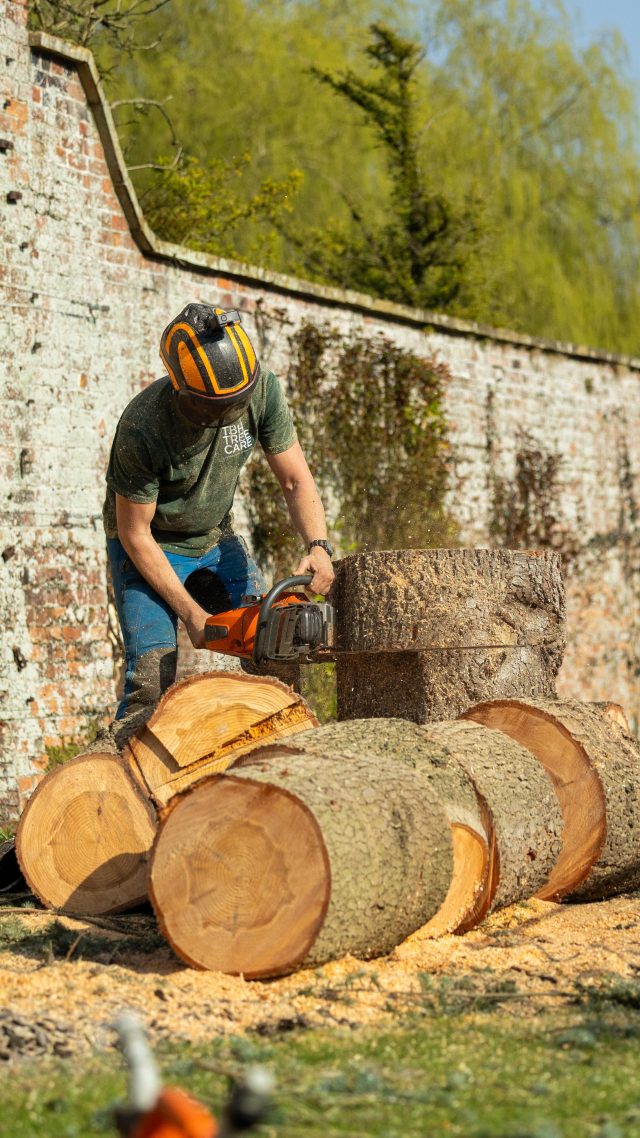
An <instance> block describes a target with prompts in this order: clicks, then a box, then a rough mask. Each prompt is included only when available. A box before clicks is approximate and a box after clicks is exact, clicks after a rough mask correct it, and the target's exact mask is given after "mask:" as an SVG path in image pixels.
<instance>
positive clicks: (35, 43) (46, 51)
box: [29, 31, 640, 371]
mask: <svg viewBox="0 0 640 1138" xmlns="http://www.w3.org/2000/svg"><path fill="white" fill-rule="evenodd" d="M29 44H30V47H31V48H32V49H33V50H34V51H35V52H39V53H40V54H43V55H46V56H52V57H54V58H58V59H61V60H63V61H64V62H66V63H70V64H74V65H75V67H76V70H77V73H78V77H79V79H80V82H81V84H82V87H83V89H84V92H85V95H86V98H87V103H88V105H89V107H90V108H91V111H92V114H93V116H94V119H95V123H96V127H97V129H98V134H99V136H100V140H101V142H102V145H103V148H104V152H105V158H106V161H107V166H108V169H109V173H110V175H111V179H112V181H113V186H114V189H115V192H116V195H117V197H118V200H119V201H120V204H121V206H122V209H123V212H124V215H125V218H126V220H127V224H128V226H129V230H130V232H131V236H132V238H133V240H134V241H135V243H136V244H137V245H138V247H139V249H140V250H141V251H142V253H143V254H144V255H145V256H147V257H149V258H151V259H155V260H161V261H165V262H170V263H171V264H173V265H175V266H176V268H181V269H190V270H192V271H195V272H198V273H202V274H203V275H206V276H214V275H215V276H218V277H220V276H223V277H228V278H229V279H230V280H234V281H237V282H240V283H243V282H244V283H247V284H262V285H264V286H265V287H266V288H268V289H269V291H271V292H279V293H284V294H287V295H290V296H295V297H297V298H298V299H302V300H304V299H308V300H311V301H315V302H316V303H320V304H325V305H327V306H328V307H339V308H347V309H350V310H352V311H356V312H360V313H362V314H363V315H364V316H365V317H366V316H369V317H371V318H376V317H378V318H384V319H385V320H388V321H397V322H398V323H401V324H407V325H413V326H418V327H420V328H422V329H424V330H425V331H433V332H445V333H447V334H448V335H458V336H465V337H475V338H476V339H482V340H494V341H496V342H499V343H508V344H513V345H514V346H518V347H522V348H528V349H531V350H534V351H536V350H537V351H541V352H553V353H557V354H561V355H565V356H572V357H574V358H576V359H581V360H593V361H594V363H609V364H611V365H613V366H622V367H625V368H629V369H630V370H633V371H640V357H638V356H626V355H621V354H617V353H615V352H605V351H603V350H600V349H597V348H589V347H586V346H582V345H578V344H572V343H569V342H563V341H560V340H545V339H542V338H538V337H535V336H527V335H525V334H524V333H520V332H512V331H509V330H508V329H504V328H492V327H490V326H489V325H486V324H480V323H476V322H475V321H471V320H461V319H458V318H457V317H454V316H446V315H444V314H441V313H435V312H431V311H429V310H427V309H420V308H411V307H409V306H408V305H403V304H395V303H393V302H391V301H386V300H377V299H376V298H374V297H371V296H367V295H365V294H364V293H358V292H353V291H351V290H348V289H339V288H332V287H330V286H327V285H321V284H316V283H314V282H311V281H305V280H300V279H298V278H296V277H291V276H286V275H285V274H283V273H276V272H272V271H270V270H269V269H263V268H258V267H256V266H253V265H246V264H243V263H241V262H239V261H232V260H226V259H224V258H216V257H212V256H211V255H209V254H206V253H199V252H198V251H197V250H195V249H189V248H188V247H186V246H183V245H174V244H172V243H170V242H168V241H162V240H161V239H160V238H158V237H156V235H155V233H154V232H153V231H152V229H151V228H150V227H149V225H148V224H147V222H146V221H145V218H144V216H143V213H142V210H141V208H140V204H139V202H138V198H137V194H136V192H135V189H134V187H133V183H132V182H131V179H130V177H129V174H128V171H127V166H126V163H125V161H124V157H123V154H122V150H121V147H120V143H119V140H118V132H117V130H116V126H115V123H114V120H113V116H112V113H111V108H110V106H109V101H108V99H107V97H106V95H105V92H104V88H103V85H102V81H101V79H100V75H99V73H98V68H97V66H96V63H95V60H94V58H93V53H92V52H91V51H90V50H89V49H88V48H85V47H81V46H79V45H78V44H73V43H70V42H68V41H67V40H63V39H60V38H59V37H58V36H52V35H49V34H48V33H47V32H41V31H37V32H30V33H29Z"/></svg>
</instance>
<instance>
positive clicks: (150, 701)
mask: <svg viewBox="0 0 640 1138" xmlns="http://www.w3.org/2000/svg"><path fill="white" fill-rule="evenodd" d="M177 664H178V652H177V649H175V648H152V649H151V651H150V652H145V654H144V656H139V657H138V660H137V661H136V670H135V672H134V673H133V676H132V677H131V678H130V681H129V686H130V690H129V693H128V695H127V696H126V710H125V713H124V715H122V716H120V717H119V718H118V719H114V721H113V723H112V724H111V733H112V735H113V738H114V740H115V743H116V746H117V748H118V750H119V751H121V750H122V749H123V747H124V746H125V744H126V743H128V742H129V739H130V738H131V736H132V735H133V734H135V732H136V731H137V730H138V729H139V728H140V727H142V726H144V724H145V723H146V722H147V719H149V717H150V715H151V714H152V712H153V711H154V710H155V708H156V707H157V705H158V702H159V700H160V697H161V696H162V694H163V693H164V692H165V691H166V690H167V688H168V687H170V686H171V684H172V683H173V682H174V680H175V678H176V668H177ZM120 706H122V704H121V705H120Z"/></svg>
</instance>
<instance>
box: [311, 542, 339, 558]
mask: <svg viewBox="0 0 640 1138" xmlns="http://www.w3.org/2000/svg"><path fill="white" fill-rule="evenodd" d="M314 545H319V546H320V548H321V549H324V551H325V553H328V554H329V557H333V546H332V544H331V542H330V541H324V539H323V538H321V537H319V538H316V540H315V541H310V542H309V546H308V548H307V553H311V550H312V549H313V547H314Z"/></svg>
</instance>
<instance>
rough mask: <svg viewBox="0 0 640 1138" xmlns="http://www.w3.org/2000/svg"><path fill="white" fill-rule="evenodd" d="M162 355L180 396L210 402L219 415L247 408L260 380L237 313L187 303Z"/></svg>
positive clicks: (162, 345) (163, 344) (169, 329)
mask: <svg viewBox="0 0 640 1138" xmlns="http://www.w3.org/2000/svg"><path fill="white" fill-rule="evenodd" d="M160 356H161V359H162V361H163V363H164V365H165V367H166V369H167V372H168V375H169V379H170V380H171V383H172V384H173V387H174V389H175V390H176V391H177V392H178V393H184V394H186V395H189V396H193V397H195V398H196V400H197V399H202V400H206V401H207V404H208V405H209V406H210V407H211V409H212V410H213V406H214V405H215V406H217V408H218V409H219V411H220V415H221V416H224V414H225V412H226V411H227V410H231V409H232V408H236V407H237V406H238V405H239V404H242V405H245V406H246V405H248V404H249V402H250V400H251V396H252V394H253V391H254V388H255V385H256V383H257V381H258V377H259V375H260V364H259V362H258V359H257V357H256V353H255V351H254V350H253V345H252V343H251V340H250V339H249V337H248V336H247V333H246V332H245V330H244V328H243V327H242V324H241V317H240V313H239V312H238V311H237V310H236V309H235V308H231V309H227V310H225V309H223V308H214V307H213V305H210V304H188V305H187V306H186V308H183V310H182V312H181V313H180V314H179V315H178V316H176V318H175V320H172V321H171V323H170V324H168V325H167V327H166V328H165V330H164V332H163V333H162V338H161V340H160Z"/></svg>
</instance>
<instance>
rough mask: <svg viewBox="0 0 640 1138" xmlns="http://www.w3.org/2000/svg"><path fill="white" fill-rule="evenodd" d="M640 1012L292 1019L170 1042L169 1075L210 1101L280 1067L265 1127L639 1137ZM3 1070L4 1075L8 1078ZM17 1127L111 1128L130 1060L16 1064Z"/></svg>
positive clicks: (503, 1136)
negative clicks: (237, 1077) (382, 1023)
mask: <svg viewBox="0 0 640 1138" xmlns="http://www.w3.org/2000/svg"><path fill="white" fill-rule="evenodd" d="M639 1038H640V1014H639V1013H638V1012H637V1011H635V1010H629V1009H628V1008H625V1009H624V1010H623V1009H621V1008H619V1007H616V1006H609V1005H607V1009H606V1011H605V1012H604V1013H602V1012H600V1013H598V1014H596V1012H595V1011H594V1008H593V1006H592V1005H591V1004H588V1005H587V1006H586V1008H585V1009H582V1008H576V1009H571V1011H570V1012H568V1013H567V1012H565V1013H564V1015H563V1016H561V1017H560V1016H559V1015H558V1014H555V1015H552V1014H550V1013H545V1014H539V1015H537V1016H534V1017H533V1018H529V1019H526V1020H524V1019H512V1018H511V1017H510V1016H507V1015H505V1014H504V1013H503V1014H501V1015H500V1014H495V1013H494V1014H492V1015H484V1014H481V1015H477V1014H475V1015H449V1016H425V1017H424V1019H422V1020H421V1021H414V1022H409V1023H405V1024H404V1026H398V1027H397V1028H396V1029H394V1030H384V1031H380V1030H378V1029H376V1030H373V1029H362V1028H361V1029H357V1030H352V1031H342V1032H339V1031H332V1032H330V1031H327V1030H309V1031H301V1030H293V1031H290V1032H287V1033H286V1034H282V1035H280V1036H278V1037H274V1038H269V1039H262V1038H260V1037H258V1036H255V1035H250V1036H236V1037H230V1038H225V1039H215V1040H212V1042H211V1044H210V1046H208V1047H206V1048H198V1049H195V1048H191V1047H188V1046H186V1045H182V1046H180V1045H176V1044H173V1045H171V1046H168V1045H166V1046H165V1047H163V1048H161V1049H160V1050H159V1052H158V1053H157V1058H158V1062H159V1064H160V1065H161V1068H162V1070H163V1075H164V1079H165V1081H166V1082H169V1083H174V1084H179V1085H180V1086H182V1087H183V1088H184V1089H187V1090H190V1091H191V1092H192V1093H194V1094H196V1095H197V1096H198V1097H199V1098H201V1099H202V1101H204V1102H206V1103H207V1104H208V1105H212V1106H214V1107H215V1106H217V1105H219V1104H220V1103H221V1102H222V1101H223V1100H224V1097H225V1094H226V1086H227V1081H228V1077H229V1076H230V1075H234V1074H237V1073H238V1072H239V1071H240V1070H241V1068H242V1066H243V1065H246V1064H247V1063H260V1064H265V1065H267V1066H268V1067H270V1068H271V1069H272V1071H273V1072H274V1074H275V1076H276V1083H277V1091H276V1106H275V1109H274V1111H273V1113H272V1115H271V1117H270V1118H269V1119H268V1120H267V1122H266V1123H265V1124H264V1125H263V1126H262V1127H261V1128H259V1130H258V1131H256V1134H260V1135H262V1136H264V1138H266V1136H268V1138H320V1136H321V1135H322V1138H330V1136H335V1138H338V1136H340V1138H348V1136H349V1138H413V1136H415V1138H428V1136H429V1135H461V1136H462V1135H464V1136H465V1138H490V1136H491V1138H570V1136H571V1138H573V1136H579V1138H637V1136H640V1065H639V1063H638V1041H639ZM0 1077H1V1076H0ZM2 1081H3V1082H4V1084H5V1086H4V1088H2V1090H3V1094H2V1101H3V1108H2V1117H3V1124H4V1126H5V1127H6V1132H7V1133H8V1134H11V1135H12V1138H31V1135H33V1134H38V1133H39V1134H43V1135H46V1136H47V1138H76V1136H77V1138H81V1136H82V1138H92V1136H94V1135H95V1136H98V1135H104V1134H107V1133H111V1129H110V1116H109V1112H108V1109H107V1108H108V1105H109V1104H110V1103H112V1102H113V1101H114V1100H116V1099H118V1098H122V1096H123V1095H124V1090H125V1077H124V1073H123V1070H122V1067H121V1063H120V1061H119V1057H118V1056H117V1055H116V1054H114V1053H112V1052H108V1053H105V1055H104V1056H103V1057H101V1058H98V1057H94V1058H92V1059H90V1060H86V1061H85V1062H84V1063H82V1064H81V1063H79V1062H78V1061H77V1060H74V1061H73V1062H72V1063H71V1062H70V1061H68V1060H67V1061H59V1062H57V1063H55V1064H53V1063H51V1061H47V1062H46V1063H43V1064H42V1065H40V1066H36V1065H34V1064H29V1065H20V1064H16V1065H14V1067H13V1069H12V1071H11V1074H10V1075H9V1076H8V1077H7V1076H4V1078H3V1079H2Z"/></svg>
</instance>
